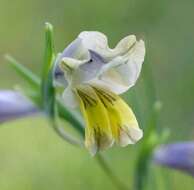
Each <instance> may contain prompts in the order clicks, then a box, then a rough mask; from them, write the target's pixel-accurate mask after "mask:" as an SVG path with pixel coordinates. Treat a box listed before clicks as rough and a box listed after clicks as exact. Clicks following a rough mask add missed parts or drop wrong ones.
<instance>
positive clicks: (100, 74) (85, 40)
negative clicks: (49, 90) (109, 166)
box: [54, 32, 145, 155]
mask: <svg viewBox="0 0 194 190" xmlns="http://www.w3.org/2000/svg"><path fill="white" fill-rule="evenodd" d="M144 55H145V47H144V42H143V41H142V40H140V41H137V40H136V37H135V36H134V35H130V36H127V37H125V38H124V39H122V40H121V41H120V42H119V43H118V44H117V45H116V47H115V48H114V49H111V48H109V46H108V42H107V38H106V36H105V35H104V34H102V33H100V32H82V33H80V34H79V36H78V37H77V39H75V40H74V41H73V42H72V43H71V44H70V45H69V46H68V47H67V48H66V49H65V50H64V51H63V52H62V53H60V54H59V55H58V56H57V59H56V62H55V68H54V78H55V81H54V84H55V85H56V86H60V87H62V88H64V92H63V94H62V101H63V103H64V104H65V105H66V106H67V107H70V108H76V107H77V106H79V107H80V109H81V112H82V114H83V116H84V119H85V123H86V129H85V146H86V147H87V148H88V150H89V151H90V153H91V154H92V155H94V154H96V152H98V151H99V150H104V149H107V148H109V147H111V146H112V145H113V143H114V142H116V143H117V144H118V145H120V146H126V145H128V144H134V143H135V142H137V141H138V140H139V139H141V138H142V136H143V132H142V130H141V129H140V128H139V126H138V122H137V120H136V117H135V115H134V113H133V112H132V110H131V108H130V107H129V106H128V105H127V104H126V103H125V102H124V101H123V100H122V99H121V98H120V97H119V94H122V93H124V92H126V91H127V90H128V89H129V88H130V87H132V86H133V85H134V84H135V82H136V80H137V79H138V76H139V74H140V71H141V67H142V63H143V60H144Z"/></svg>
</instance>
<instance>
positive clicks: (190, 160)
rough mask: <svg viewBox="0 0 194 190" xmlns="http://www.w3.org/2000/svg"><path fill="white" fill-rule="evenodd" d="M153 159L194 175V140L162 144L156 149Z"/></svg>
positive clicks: (160, 163) (157, 162)
mask: <svg viewBox="0 0 194 190" xmlns="http://www.w3.org/2000/svg"><path fill="white" fill-rule="evenodd" d="M153 161H154V162H155V163H156V164H159V165H163V166H166V167H169V168H173V169H178V170H181V171H184V172H186V173H188V174H190V175H192V176H194V142H193V141H190V142H189V141H188V142H179V143H174V144H168V145H162V146H160V147H158V148H157V149H156V150H155V152H154V155H153Z"/></svg>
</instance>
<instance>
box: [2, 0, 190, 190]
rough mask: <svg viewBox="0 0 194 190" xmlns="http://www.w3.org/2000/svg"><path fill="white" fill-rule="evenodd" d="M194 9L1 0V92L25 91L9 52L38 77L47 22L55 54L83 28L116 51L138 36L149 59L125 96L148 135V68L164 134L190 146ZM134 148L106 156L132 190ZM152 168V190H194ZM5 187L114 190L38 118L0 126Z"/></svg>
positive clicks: (129, 1)
mask: <svg viewBox="0 0 194 190" xmlns="http://www.w3.org/2000/svg"><path fill="white" fill-rule="evenodd" d="M193 8H194V1H193V0H185V1H182V0H172V1H168V0H122V1H116V0H98V1H97V0H96V1H91V0H55V1H53V0H33V1H31V0H30V1H29V0H14V1H10V0H0V23H1V26H0V88H1V89H7V88H13V87H15V86H17V85H18V84H19V85H25V83H23V82H22V80H21V79H20V78H19V77H18V76H17V75H16V73H15V72H14V71H13V70H12V69H11V68H10V66H9V65H8V63H7V62H6V61H5V60H4V58H3V56H4V55H5V54H6V53H10V54H11V55H13V56H14V57H15V58H16V59H18V60H19V61H20V62H21V63H23V64H24V65H25V66H27V67H29V68H30V69H32V70H33V71H34V72H36V73H37V74H40V68H41V64H42V61H43V51H44V23H45V22H46V21H49V22H51V23H52V24H53V25H54V27H55V44H56V45H55V46H56V50H57V51H62V50H63V49H64V48H65V47H66V46H67V45H68V43H70V42H71V41H72V40H73V39H74V38H75V37H76V36H77V35H78V34H79V33H80V32H81V31H83V30H97V31H101V32H104V33H105V34H106V35H107V36H108V37H109V42H110V46H111V47H113V46H114V45H115V44H116V43H117V42H118V40H120V39H121V38H123V37H124V36H126V35H128V34H135V35H137V36H138V38H143V39H144V40H145V43H146V50H147V52H146V59H145V64H144V67H143V70H142V75H141V77H140V79H139V80H138V83H137V85H136V86H135V87H133V88H132V89H131V90H130V91H129V92H128V93H127V94H125V95H124V98H125V99H126V100H127V101H128V103H129V104H130V105H131V106H132V107H133V109H134V111H135V112H136V114H137V117H138V120H139V122H140V125H141V128H143V129H144V130H145V123H146V120H147V118H148V116H149V113H150V109H151V105H150V102H149V99H150V97H151V96H152V94H151V93H150V91H149V86H147V85H146V82H145V81H146V80H147V78H146V76H145V73H146V69H145V67H146V66H145V65H146V64H149V69H150V70H151V72H152V74H153V77H152V83H153V84H154V87H155V91H156V96H157V99H158V100H160V101H161V102H162V104H163V109H162V111H161V114H160V128H169V129H170V130H171V135H170V138H169V140H168V141H169V142H174V141H177V140H192V139H193V135H194V130H193V126H194V117H193V114H194V100H193V97H194V12H193ZM134 97H135V98H134ZM134 99H135V100H134ZM137 104H138V106H137ZM0 106H1V105H0ZM137 107H138V108H137ZM66 125H67V126H68V124H66ZM137 149H138V145H134V146H128V147H127V148H122V149H121V148H118V147H114V148H112V149H110V150H108V151H107V152H106V153H104V156H105V157H106V159H107V160H108V162H109V164H110V165H111V166H112V167H113V170H114V171H116V174H117V175H118V176H119V178H120V179H121V180H122V181H123V182H124V183H126V184H128V185H129V186H132V184H133V172H134V171H133V170H134V164H135V161H136V152H137V151H136V150H137ZM151 167H152V172H153V177H152V179H150V181H149V185H148V187H147V189H151V187H155V189H161V190H163V189H165V190H166V189H170V190H171V189H176V190H179V189H180V190H182V189H183V188H184V189H187V190H192V189H193V184H194V181H193V179H192V178H191V177H189V176H185V175H183V174H182V173H179V172H176V171H172V170H168V169H165V168H161V167H158V166H154V165H152V166H151ZM164 179H168V180H164ZM156 187H157V188H156ZM0 189H1V190H13V189H14V190H53V189H57V190H63V189H68V190H70V189H71V190H82V189H84V190H99V189H113V190H114V189H115V187H114V186H113V185H112V183H111V182H110V181H109V179H108V178H107V176H106V175H105V174H104V172H103V171H102V170H101V168H100V167H99V165H98V164H97V162H96V161H95V159H94V158H92V157H91V156H90V155H89V154H88V152H87V151H85V150H81V149H78V148H75V147H73V146H71V145H69V144H68V143H66V142H64V141H62V140H61V139H60V138H59V137H58V136H57V135H56V134H55V133H54V132H53V131H52V129H51V128H50V127H49V124H48V123H47V121H46V120H45V119H44V118H42V117H40V116H39V117H33V118H27V119H21V120H18V121H14V122H11V123H6V124H3V125H1V128H0Z"/></svg>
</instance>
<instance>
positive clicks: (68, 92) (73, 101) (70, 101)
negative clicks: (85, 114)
mask: <svg viewBox="0 0 194 190" xmlns="http://www.w3.org/2000/svg"><path fill="white" fill-rule="evenodd" d="M62 102H63V104H64V105H65V106H67V107H69V108H76V107H77V106H78V105H79V102H78V100H77V97H76V95H75V93H74V92H73V91H72V89H71V87H70V86H68V87H67V88H66V89H65V90H64V92H63V95H62Z"/></svg>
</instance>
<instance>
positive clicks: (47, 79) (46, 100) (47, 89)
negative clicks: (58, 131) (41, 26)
mask: <svg viewBox="0 0 194 190" xmlns="http://www.w3.org/2000/svg"><path fill="white" fill-rule="evenodd" d="M45 30H46V31H45V57H44V65H43V70H42V81H41V90H42V103H43V107H44V110H45V112H46V113H47V114H48V115H49V117H54V113H55V110H54V109H55V89H54V87H53V74H52V70H53V69H52V67H53V64H54V60H55V53H54V40H53V27H52V25H51V24H50V23H46V24H45Z"/></svg>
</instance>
